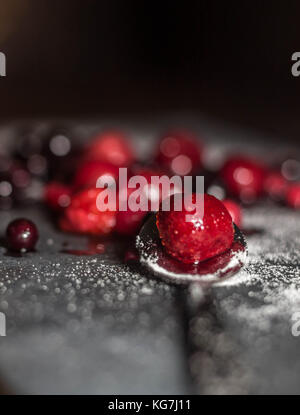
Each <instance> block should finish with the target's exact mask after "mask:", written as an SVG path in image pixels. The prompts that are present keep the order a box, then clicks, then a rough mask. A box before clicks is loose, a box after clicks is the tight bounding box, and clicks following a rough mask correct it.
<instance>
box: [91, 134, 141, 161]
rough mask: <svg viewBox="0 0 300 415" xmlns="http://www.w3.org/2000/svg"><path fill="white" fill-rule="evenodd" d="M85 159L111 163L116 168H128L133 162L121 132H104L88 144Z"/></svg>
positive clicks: (126, 139)
mask: <svg viewBox="0 0 300 415" xmlns="http://www.w3.org/2000/svg"><path fill="white" fill-rule="evenodd" d="M85 157H86V158H87V159H89V160H98V161H102V162H106V163H111V164H113V165H114V166H117V167H129V166H130V165H131V164H132V163H133V161H134V154H133V151H132V149H131V147H130V144H129V140H128V138H127V136H126V135H125V134H124V133H122V132H121V131H115V130H110V131H104V132H102V133H100V134H98V135H96V137H94V139H93V140H92V142H91V143H89V144H88V146H87V148H86V152H85Z"/></svg>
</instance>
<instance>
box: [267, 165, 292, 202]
mask: <svg viewBox="0 0 300 415" xmlns="http://www.w3.org/2000/svg"><path fill="white" fill-rule="evenodd" d="M288 185H289V184H288V181H287V180H286V179H285V178H284V177H283V175H282V174H281V173H280V172H279V171H270V172H268V173H267V174H266V176H265V180H264V190H265V192H266V194H267V195H268V196H270V197H271V198H272V199H274V200H283V199H284V195H285V193H286V191H287V188H288Z"/></svg>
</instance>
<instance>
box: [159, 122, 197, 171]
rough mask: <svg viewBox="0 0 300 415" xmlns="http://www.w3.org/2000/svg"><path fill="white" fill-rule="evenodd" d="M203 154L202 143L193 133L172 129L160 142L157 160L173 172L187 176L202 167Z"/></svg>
mask: <svg viewBox="0 0 300 415" xmlns="http://www.w3.org/2000/svg"><path fill="white" fill-rule="evenodd" d="M201 154H202V148H201V144H200V142H199V140H197V138H196V137H195V136H194V135H193V134H192V133H190V132H188V131H183V130H178V131H170V132H168V133H166V134H164V135H163V137H162V139H161V141H160V143H159V149H158V151H157V155H156V162H157V163H158V164H159V165H160V166H163V167H164V168H166V169H168V170H169V171H170V172H171V173H172V174H175V175H179V176H185V175H189V174H192V173H195V172H197V171H198V170H199V169H200V168H201V164H202V163H201Z"/></svg>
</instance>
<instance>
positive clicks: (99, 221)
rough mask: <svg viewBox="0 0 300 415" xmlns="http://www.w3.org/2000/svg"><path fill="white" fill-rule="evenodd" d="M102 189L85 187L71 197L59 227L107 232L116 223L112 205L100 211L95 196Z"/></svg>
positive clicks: (81, 231) (89, 231)
mask: <svg viewBox="0 0 300 415" xmlns="http://www.w3.org/2000/svg"><path fill="white" fill-rule="evenodd" d="M103 191H104V189H94V188H93V189H85V190H82V191H81V192H79V193H77V194H75V195H74V196H73V197H72V200H71V204H70V206H68V207H67V208H66V209H65V210H64V216H63V217H62V218H61V219H60V227H61V229H62V230H64V231H67V232H77V233H86V234H94V235H106V234H109V233H110V232H111V231H112V230H113V228H114V227H115V224H116V211H115V210H113V209H114V206H111V207H110V206H108V207H107V208H108V210H106V211H100V210H99V209H98V206H97V198H98V196H99V195H100V193H101V192H103Z"/></svg>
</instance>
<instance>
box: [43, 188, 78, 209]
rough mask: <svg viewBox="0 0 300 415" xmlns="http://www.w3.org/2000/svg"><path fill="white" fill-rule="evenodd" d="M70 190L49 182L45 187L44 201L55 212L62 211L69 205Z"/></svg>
mask: <svg viewBox="0 0 300 415" xmlns="http://www.w3.org/2000/svg"><path fill="white" fill-rule="evenodd" d="M71 195H72V192H71V189H70V188H69V187H68V186H65V185H63V184H61V183H58V182H50V183H48V184H47V185H46V186H45V190H44V200H45V202H46V204H47V205H48V206H49V207H50V208H51V209H52V210H55V211H61V210H64V209H65V208H66V207H68V206H69V205H70V203H71Z"/></svg>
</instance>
